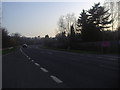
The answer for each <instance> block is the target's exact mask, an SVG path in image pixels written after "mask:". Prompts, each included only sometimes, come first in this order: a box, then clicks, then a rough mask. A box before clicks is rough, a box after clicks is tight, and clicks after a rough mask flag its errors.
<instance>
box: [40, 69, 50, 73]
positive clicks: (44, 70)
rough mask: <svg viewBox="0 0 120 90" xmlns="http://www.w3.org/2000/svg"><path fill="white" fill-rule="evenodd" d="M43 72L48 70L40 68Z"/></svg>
mask: <svg viewBox="0 0 120 90" xmlns="http://www.w3.org/2000/svg"><path fill="white" fill-rule="evenodd" d="M40 69H41V70H42V71H43V72H46V73H47V72H48V70H46V69H45V68H40Z"/></svg>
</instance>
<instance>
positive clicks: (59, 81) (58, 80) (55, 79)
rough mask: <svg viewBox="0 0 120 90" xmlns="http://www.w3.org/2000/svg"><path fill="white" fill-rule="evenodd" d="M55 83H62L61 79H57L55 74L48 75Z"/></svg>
mask: <svg viewBox="0 0 120 90" xmlns="http://www.w3.org/2000/svg"><path fill="white" fill-rule="evenodd" d="M50 77H51V78H52V79H53V80H54V81H55V82H56V83H63V81H61V80H60V79H58V78H57V77H55V76H50Z"/></svg>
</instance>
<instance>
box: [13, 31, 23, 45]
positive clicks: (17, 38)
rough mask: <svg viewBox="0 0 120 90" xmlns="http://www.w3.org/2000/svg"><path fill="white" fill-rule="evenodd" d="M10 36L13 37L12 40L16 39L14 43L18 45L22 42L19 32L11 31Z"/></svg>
mask: <svg viewBox="0 0 120 90" xmlns="http://www.w3.org/2000/svg"><path fill="white" fill-rule="evenodd" d="M11 38H12V39H14V41H16V45H20V44H21V43H22V40H21V34H20V33H12V34H11Z"/></svg>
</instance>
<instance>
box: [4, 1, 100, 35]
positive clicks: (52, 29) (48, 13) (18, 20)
mask: <svg viewBox="0 0 120 90" xmlns="http://www.w3.org/2000/svg"><path fill="white" fill-rule="evenodd" d="M86 1H87V0H86ZM101 1H102V0H101ZM94 3H98V2H96V1H94V2H87V3H86V2H3V3H2V9H3V16H2V17H3V23H2V25H3V27H5V28H7V30H8V32H9V33H10V34H11V33H16V32H18V33H20V34H21V35H22V36H25V37H35V36H36V37H37V36H40V37H44V36H45V35H47V34H48V35H49V36H50V37H54V36H55V35H56V32H57V22H58V20H59V18H60V16H62V15H63V16H65V15H66V14H72V13H74V14H75V17H76V18H77V19H78V17H79V15H80V13H81V11H82V10H83V9H85V10H88V9H90V8H91V7H92V6H93V5H94ZM101 5H102V4H101ZM11 21H12V23H11Z"/></svg>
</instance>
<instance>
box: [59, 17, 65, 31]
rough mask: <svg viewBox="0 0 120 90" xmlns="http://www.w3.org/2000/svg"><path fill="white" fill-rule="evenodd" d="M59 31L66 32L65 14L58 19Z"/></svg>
mask: <svg viewBox="0 0 120 90" xmlns="http://www.w3.org/2000/svg"><path fill="white" fill-rule="evenodd" d="M58 28H59V33H63V32H66V27H65V19H64V16H61V17H60V18H59V21H58Z"/></svg>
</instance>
